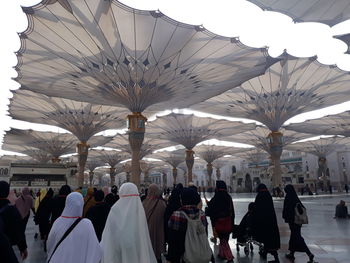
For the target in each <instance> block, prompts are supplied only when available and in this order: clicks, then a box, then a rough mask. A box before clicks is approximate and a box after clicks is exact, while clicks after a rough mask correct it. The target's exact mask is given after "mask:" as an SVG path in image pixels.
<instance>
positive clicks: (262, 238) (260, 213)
mask: <svg viewBox="0 0 350 263" xmlns="http://www.w3.org/2000/svg"><path fill="white" fill-rule="evenodd" d="M257 192H258V194H257V196H256V198H255V202H254V203H255V206H254V210H253V213H252V228H253V236H254V238H255V239H256V241H258V242H261V243H263V244H264V246H265V248H266V250H275V249H279V248H280V245H281V244H280V234H279V230H278V225H277V218H276V212H275V208H274V206H273V201H272V197H271V194H270V192H269V190H268V189H267V187H266V185H264V184H260V185H258V187H257Z"/></svg>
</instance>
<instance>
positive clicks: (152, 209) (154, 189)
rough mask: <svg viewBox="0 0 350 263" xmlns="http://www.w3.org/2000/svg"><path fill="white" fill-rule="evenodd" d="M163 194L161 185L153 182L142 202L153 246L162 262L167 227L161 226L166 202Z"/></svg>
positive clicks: (159, 260)
mask: <svg viewBox="0 0 350 263" xmlns="http://www.w3.org/2000/svg"><path fill="white" fill-rule="evenodd" d="M161 194H162V191H161V190H160V189H159V187H158V186H157V185H156V184H151V185H150V186H149V187H148V195H147V197H146V199H145V200H144V201H143V202H142V204H143V208H144V209H145V213H146V219H147V224H148V230H149V235H150V238H151V242H152V247H153V250H154V254H155V256H156V258H157V261H158V262H159V263H161V262H162V259H161V255H162V254H163V253H164V252H165V233H164V231H165V229H164V227H161V226H162V225H163V223H164V213H165V209H166V204H165V201H164V200H163V199H162V197H161Z"/></svg>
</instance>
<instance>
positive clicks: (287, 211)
mask: <svg viewBox="0 0 350 263" xmlns="http://www.w3.org/2000/svg"><path fill="white" fill-rule="evenodd" d="M284 191H285V192H286V197H285V198H284V202H283V211H282V217H283V218H284V220H285V221H286V222H288V223H293V222H294V216H295V210H294V209H295V205H296V204H297V203H300V204H301V205H302V203H301V201H300V199H299V197H298V195H297V193H296V192H295V189H294V187H293V185H291V184H288V185H286V187H285V188H284Z"/></svg>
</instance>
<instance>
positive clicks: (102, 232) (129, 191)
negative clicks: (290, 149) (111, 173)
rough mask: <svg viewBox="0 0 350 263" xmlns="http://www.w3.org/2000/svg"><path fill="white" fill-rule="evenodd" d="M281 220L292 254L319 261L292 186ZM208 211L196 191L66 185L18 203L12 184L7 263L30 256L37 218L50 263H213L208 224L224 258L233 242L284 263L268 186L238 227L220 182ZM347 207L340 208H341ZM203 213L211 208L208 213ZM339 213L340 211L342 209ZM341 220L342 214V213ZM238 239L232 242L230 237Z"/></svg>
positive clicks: (6, 191)
mask: <svg viewBox="0 0 350 263" xmlns="http://www.w3.org/2000/svg"><path fill="white" fill-rule="evenodd" d="M284 192H285V199H284V205H283V213H282V215H283V219H284V220H285V222H286V223H287V224H288V225H289V228H290V233H291V234H290V241H289V253H288V254H286V257H287V258H288V259H290V260H292V261H293V260H294V258H295V257H294V254H295V252H304V253H306V254H307V255H308V257H309V262H314V261H313V259H314V255H313V254H312V253H311V251H310V250H309V248H308V246H307V245H306V243H305V241H304V239H303V237H302V235H301V228H302V225H303V224H307V223H308V220H307V213H306V209H305V207H304V205H303V204H302V202H301V201H300V199H299V198H298V195H297V193H296V191H295V190H294V187H293V186H292V185H287V186H286V187H285V189H284ZM205 201H206V204H205V205H204V204H203V203H202V199H201V196H200V193H199V192H198V189H197V187H196V186H194V185H190V186H188V187H183V185H182V184H178V185H176V186H175V187H174V189H173V190H172V191H171V192H170V191H166V192H165V195H164V193H163V191H162V190H161V189H160V188H159V187H158V186H157V185H155V184H151V185H150V186H149V187H148V191H147V193H146V194H144V195H143V196H140V194H139V191H138V188H137V187H136V185H134V184H133V183H124V184H123V185H122V186H121V187H120V189H119V191H118V189H117V187H113V188H112V191H111V192H109V191H108V189H106V188H104V189H102V190H97V189H93V188H89V189H87V190H85V189H81V188H79V189H76V190H75V191H73V192H72V190H71V188H70V187H69V186H68V185H64V186H62V187H61V189H60V190H59V193H58V194H57V195H54V191H53V190H52V189H49V190H48V191H46V190H44V189H43V190H41V191H40V192H38V193H37V196H36V198H35V200H34V199H33V197H32V196H31V194H30V192H29V189H28V188H24V189H23V190H22V193H21V195H20V196H19V197H16V196H15V195H14V194H13V192H12V191H10V186H9V184H8V183H7V182H4V181H1V182H0V244H1V246H0V247H1V251H0V254H1V255H2V256H1V258H2V260H4V259H5V260H6V261H1V262H11V263H12V262H18V259H17V258H16V255H15V253H14V251H13V249H12V246H13V245H17V246H18V249H19V251H20V254H21V257H22V259H25V258H26V257H27V255H28V252H27V244H26V238H25V228H26V225H27V222H28V219H29V217H30V211H33V213H34V221H35V223H36V224H37V225H38V226H39V233H40V238H41V240H42V242H43V243H44V244H45V245H44V250H45V252H46V253H47V262H50V263H55V262H67V263H69V262H72V263H73V262H74V263H80V262H81V263H83V262H84V263H98V262H102V263H114V262H118V263H134V262H135V263H136V262H143V263H159V262H163V261H162V260H163V258H166V260H167V262H170V263H202V262H203V263H207V262H215V257H214V254H213V251H212V249H211V247H210V245H209V240H208V227H209V224H208V221H207V217H209V218H210V222H211V228H212V230H213V231H212V232H213V237H212V238H211V239H210V240H211V241H212V242H214V243H216V242H217V239H218V240H219V244H218V255H217V256H218V257H219V258H221V259H223V260H226V261H227V262H233V260H234V256H233V253H232V249H231V248H230V245H229V240H230V238H232V237H233V238H237V244H244V243H247V242H248V240H254V242H255V244H259V254H260V256H261V258H262V259H266V258H267V256H268V254H271V255H272V256H273V258H274V262H279V256H278V250H279V249H280V234H279V228H278V224H277V217H276V213H275V209H274V204H273V199H272V196H271V194H270V192H269V190H268V189H267V187H266V186H265V185H264V184H260V185H259V186H258V187H257V195H256V198H255V201H254V202H253V203H250V204H249V207H248V211H247V213H246V215H245V216H244V217H243V219H242V220H241V222H240V223H239V224H235V210H234V203H233V201H232V198H231V196H230V194H229V193H228V191H227V186H226V184H225V182H224V181H217V182H216V188H215V193H214V196H213V197H212V198H211V199H210V200H207V199H206V198H205ZM340 205H342V204H340ZM203 208H205V209H203ZM338 210H339V209H338ZM338 214H339V213H338ZM231 235H232V236H231Z"/></svg>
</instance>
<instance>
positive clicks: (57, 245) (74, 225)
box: [47, 217, 82, 263]
mask: <svg viewBox="0 0 350 263" xmlns="http://www.w3.org/2000/svg"><path fill="white" fill-rule="evenodd" d="M81 220H82V218H81V217H79V218H78V219H77V220H75V221H74V223H73V224H72V225H71V226H70V227H69V228H68V229H67V231H66V232H65V233H64V234H63V236H62V238H61V239H60V241H58V242H57V244H56V246H55V249H54V250H53V252H52V254H51V256H50V258H49V260H48V261H47V263H49V262H50V260H51V258H52V256H53V255H54V254H55V252H56V250H57V248H58V247H59V245H60V244H61V243H62V242H63V240H65V239H66V237H67V236H68V235H69V233H70V232H72V230H73V229H74V228H75V227H76V226H77V225H78V224H79V222H80V221H81Z"/></svg>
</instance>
